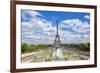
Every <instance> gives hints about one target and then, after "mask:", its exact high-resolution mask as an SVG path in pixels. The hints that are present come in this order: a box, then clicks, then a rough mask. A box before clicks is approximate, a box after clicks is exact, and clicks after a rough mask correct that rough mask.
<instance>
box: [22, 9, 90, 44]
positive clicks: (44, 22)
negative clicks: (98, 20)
mask: <svg viewBox="0 0 100 73" xmlns="http://www.w3.org/2000/svg"><path fill="white" fill-rule="evenodd" d="M57 20H58V22H59V24H58V25H59V35H60V39H61V42H62V43H67V44H70V43H84V42H89V41H90V13H80V12H56V11H36V10H21V27H22V29H21V30H22V32H21V35H22V43H27V44H52V43H53V42H54V39H55V35H56V24H57V23H56V21H57Z"/></svg>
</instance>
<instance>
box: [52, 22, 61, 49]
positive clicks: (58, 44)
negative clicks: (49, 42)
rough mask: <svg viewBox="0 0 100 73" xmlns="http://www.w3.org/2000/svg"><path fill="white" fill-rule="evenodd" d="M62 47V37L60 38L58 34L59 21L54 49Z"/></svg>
mask: <svg viewBox="0 0 100 73" xmlns="http://www.w3.org/2000/svg"><path fill="white" fill-rule="evenodd" d="M60 47H62V45H61V41H60V36H59V32H58V21H57V25H56V36H55V40H54V48H56V49H57V48H60Z"/></svg>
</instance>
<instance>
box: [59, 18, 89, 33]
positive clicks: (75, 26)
mask: <svg viewBox="0 0 100 73" xmlns="http://www.w3.org/2000/svg"><path fill="white" fill-rule="evenodd" d="M60 26H61V28H70V29H72V30H73V31H75V32H78V33H87V32H88V31H89V30H90V25H89V24H88V22H82V21H81V20H79V19H68V20H64V21H62V22H61V24H60Z"/></svg>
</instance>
